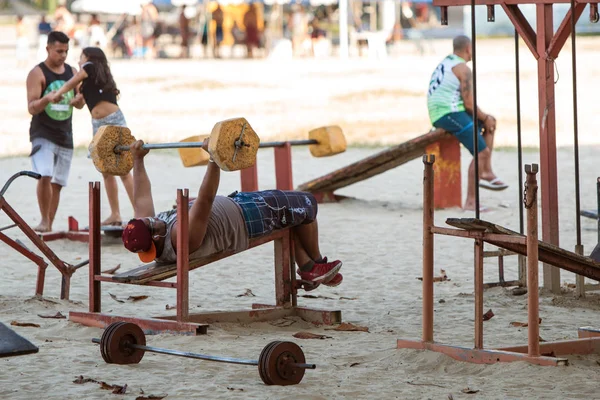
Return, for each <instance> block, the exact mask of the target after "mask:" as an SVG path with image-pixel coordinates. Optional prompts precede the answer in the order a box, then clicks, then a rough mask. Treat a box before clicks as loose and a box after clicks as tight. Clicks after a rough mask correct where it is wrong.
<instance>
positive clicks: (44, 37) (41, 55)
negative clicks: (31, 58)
mask: <svg viewBox="0 0 600 400" xmlns="http://www.w3.org/2000/svg"><path fill="white" fill-rule="evenodd" d="M50 32H52V26H51V25H50V24H49V23H48V22H47V21H46V16H45V15H42V17H41V19H40V23H39V24H38V50H37V59H38V60H39V61H44V60H45V59H46V44H47V42H48V34H49V33H50Z"/></svg>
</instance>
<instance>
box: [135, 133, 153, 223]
mask: <svg viewBox="0 0 600 400" xmlns="http://www.w3.org/2000/svg"><path fill="white" fill-rule="evenodd" d="M143 144H144V142H143V141H141V140H138V141H136V142H135V143H133V144H132V145H131V153H132V155H133V211H134V216H135V218H143V217H152V216H154V215H155V213H154V201H153V200H152V185H151V184H150V178H149V177H148V173H147V172H146V166H145V165H144V157H145V156H146V154H148V150H147V149H143V148H142V145H143Z"/></svg>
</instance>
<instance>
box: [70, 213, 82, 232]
mask: <svg viewBox="0 0 600 400" xmlns="http://www.w3.org/2000/svg"><path fill="white" fill-rule="evenodd" d="M68 225H69V232H78V231H79V222H77V220H76V219H75V218H74V217H72V216H69V218H68Z"/></svg>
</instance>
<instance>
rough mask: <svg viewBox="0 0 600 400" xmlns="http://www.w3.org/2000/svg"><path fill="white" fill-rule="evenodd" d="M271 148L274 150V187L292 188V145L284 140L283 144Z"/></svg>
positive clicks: (281, 188) (280, 188)
mask: <svg viewBox="0 0 600 400" xmlns="http://www.w3.org/2000/svg"><path fill="white" fill-rule="evenodd" d="M273 149H274V152H275V187H276V188H277V189H279V190H294V182H293V172H292V146H291V145H290V143H289V142H285V143H284V145H283V146H277V147H274V148H273Z"/></svg>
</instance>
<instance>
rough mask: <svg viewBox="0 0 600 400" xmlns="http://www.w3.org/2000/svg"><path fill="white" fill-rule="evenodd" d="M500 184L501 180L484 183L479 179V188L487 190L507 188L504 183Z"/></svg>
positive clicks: (496, 179)
mask: <svg viewBox="0 0 600 400" xmlns="http://www.w3.org/2000/svg"><path fill="white" fill-rule="evenodd" d="M499 182H502V179H500V178H494V179H492V180H491V181H486V180H485V179H480V180H479V187H482V188H485V189H488V190H504V189H506V188H507V187H508V185H507V184H506V183H499Z"/></svg>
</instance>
